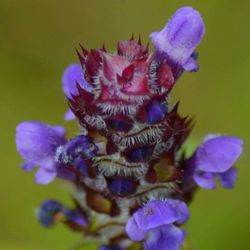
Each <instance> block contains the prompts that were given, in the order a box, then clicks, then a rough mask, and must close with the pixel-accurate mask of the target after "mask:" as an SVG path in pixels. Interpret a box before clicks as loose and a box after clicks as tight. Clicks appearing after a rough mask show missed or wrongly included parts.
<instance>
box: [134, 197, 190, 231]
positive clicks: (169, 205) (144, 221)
mask: <svg viewBox="0 0 250 250" xmlns="http://www.w3.org/2000/svg"><path fill="white" fill-rule="evenodd" d="M188 217H189V211H188V208H187V206H186V204H185V203H184V202H182V201H178V200H172V199H169V200H167V201H162V200H154V201H150V202H148V203H147V204H146V205H145V206H143V207H142V208H140V209H138V210H137V211H136V212H135V213H134V214H133V218H134V219H135V223H136V224H137V225H138V227H139V228H140V229H141V230H149V229H151V228H155V227H158V226H161V225H164V224H170V223H174V222H178V223H183V222H184V221H186V220H187V219H188Z"/></svg>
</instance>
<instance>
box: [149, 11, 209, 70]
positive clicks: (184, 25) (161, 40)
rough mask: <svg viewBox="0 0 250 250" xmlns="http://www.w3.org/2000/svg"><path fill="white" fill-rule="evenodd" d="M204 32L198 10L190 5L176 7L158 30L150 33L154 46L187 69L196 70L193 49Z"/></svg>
mask: <svg viewBox="0 0 250 250" xmlns="http://www.w3.org/2000/svg"><path fill="white" fill-rule="evenodd" d="M204 33H205V25H204V23H203V20H202V17H201V16H200V14H199V12H198V11H196V10H194V9H193V8H191V7H182V8H180V9H178V10H177V11H176V12H175V14H174V15H173V16H172V18H171V19H170V20H169V22H168V23H167V25H166V26H165V27H164V28H163V29H162V30H161V31H160V32H153V33H151V35H150V38H151V39H152V42H153V44H154V46H155V48H156V49H157V50H158V51H160V52H164V53H165V54H166V55H167V57H168V58H169V59H170V60H171V61H172V62H173V63H175V64H177V65H179V66H181V67H183V68H184V69H185V70H187V71H196V70H198V65H197V63H196V62H195V58H194V57H195V55H194V51H195V49H196V47H197V46H198V45H199V43H200V41H201V40H202V38H203V36H204Z"/></svg>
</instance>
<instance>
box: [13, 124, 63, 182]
mask: <svg viewBox="0 0 250 250" xmlns="http://www.w3.org/2000/svg"><path fill="white" fill-rule="evenodd" d="M65 134H66V131H65V129H64V128H63V127H61V126H50V125H47V124H45V123H41V122H35V121H33V122H23V123H21V124H19V125H18V126H17V128H16V146H17V150H18V152H19V153H20V155H21V156H22V157H23V158H24V159H25V161H26V162H25V163H24V164H23V165H22V168H23V169H24V170H25V171H31V170H32V169H33V168H34V167H35V166H39V169H38V171H37V173H36V176H35V179H36V182H37V183H39V184H48V183H49V182H51V181H52V180H53V179H54V178H55V177H56V175H57V168H58V166H57V163H56V162H55V160H54V156H55V152H56V149H57V147H58V146H60V145H63V144H64V143H65V142H66V139H65Z"/></svg>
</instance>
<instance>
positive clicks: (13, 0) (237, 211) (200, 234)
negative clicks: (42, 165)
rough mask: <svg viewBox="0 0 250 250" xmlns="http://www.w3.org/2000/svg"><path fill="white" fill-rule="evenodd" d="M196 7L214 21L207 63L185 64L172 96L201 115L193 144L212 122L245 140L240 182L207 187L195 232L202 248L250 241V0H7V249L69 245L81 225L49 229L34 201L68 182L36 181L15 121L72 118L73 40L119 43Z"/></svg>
mask: <svg viewBox="0 0 250 250" xmlns="http://www.w3.org/2000/svg"><path fill="white" fill-rule="evenodd" d="M183 5H191V6H193V7H195V8H197V9H198V10H199V11H200V12H201V13H202V16H203V17H204V20H205V23H206V28H207V31H206V36H205V38H204V40H203V42H202V44H201V46H200V47H199V49H198V51H199V52H200V59H199V63H200V66H201V70H200V71H199V73H197V74H191V73H185V74H184V75H183V77H182V78H181V79H180V80H179V82H178V84H177V86H176V88H175V90H174V92H173V94H172V99H174V100H181V113H182V114H183V115H186V114H190V115H195V119H196V127H195V129H194V131H193V133H192V135H191V138H192V139H190V140H189V147H193V146H194V145H196V144H198V143H199V142H200V141H201V138H202V137H203V136H204V135H206V134H207V133H209V132H213V133H225V134H232V135H237V136H240V137H242V138H243V139H244V140H245V154H244V155H243V156H242V157H241V160H240V161H239V164H238V167H239V172H240V179H239V181H238V182H237V186H236V188H235V189H234V190H232V191H228V190H222V189H221V188H218V189H217V190H216V191H200V192H199V193H198V194H197V196H196V199H195V202H194V203H193V204H192V205H191V213H192V217H191V219H190V221H189V223H188V226H187V229H188V238H189V240H190V241H191V243H192V245H193V247H194V249H197V250H224V249H225V250H235V249H239V250H247V249H250V243H249V233H250V209H249V206H250V198H249V191H250V190H249V174H250V168H249V165H250V164H249V161H250V158H249V156H248V155H249V153H250V147H249V142H250V133H249V129H250V126H249V123H250V112H249V108H250V98H249V97H250V93H249V91H250V75H249V72H250V70H249V67H250V66H249V65H250V48H249V44H250V19H249V17H250V15H249V8H250V1H244V0H238V1H235V0H209V1H208V0H207V1H205V0H204V1H201V0H200V1H182V0H106V1H104V0H99V1H98V0H71V1H66V0H62V1H56V0H0V31H1V34H0V52H1V54H0V100H1V105H0V114H1V121H0V124H1V125H0V147H1V175H0V176H1V180H0V195H1V196H0V249H1V250H21V249H22V250H45V249H46V250H63V249H68V246H70V245H72V244H73V243H74V242H75V241H78V240H79V239H80V235H78V234H73V233H72V232H69V231H68V230H66V229H65V228H64V227H63V226H58V227H56V228H54V229H51V230H45V229H43V228H42V227H41V226H40V225H39V224H38V223H37V221H36V219H35V216H34V208H35V207H36V206H37V205H38V204H39V203H40V202H41V201H42V200H43V199H45V198H58V199H60V200H62V201H64V202H66V203H68V204H70V199H69V196H68V194H67V191H65V190H64V188H63V185H62V183H61V182H59V181H58V182H54V183H52V184H51V185H48V186H38V185H36V184H35V183H34V179H33V174H32V173H31V174H27V173H24V172H22V171H21V170H20V168H19V164H20V163H21V161H22V160H21V158H20V157H19V155H18V154H17V152H16V149H15V143H14V136H15V127H16V125H17V124H18V123H20V122H21V121H24V120H42V121H45V122H48V123H51V124H63V125H65V126H66V127H67V129H68V130H69V136H73V135H74V134H75V133H76V132H77V131H78V129H77V126H76V125H75V124H74V122H73V123H65V122H64V121H63V114H64V112H65V110H66V108H67V104H66V102H65V101H64V97H63V94H62V91H61V75H62V72H63V69H64V68H65V67H66V66H67V65H68V64H70V63H72V62H74V61H76V60H77V57H76V55H75V51H74V47H75V46H77V45H78V43H79V42H81V43H83V44H84V45H85V46H86V47H87V48H96V47H100V46H101V45H102V43H103V42H105V45H106V47H107V48H108V49H109V50H111V51H112V50H114V49H115V46H116V42H117V40H119V39H127V38H129V37H130V35H131V33H132V32H134V34H136V35H138V34H142V38H143V41H144V42H147V41H149V39H148V36H149V34H150V32H152V31H156V30H159V29H161V28H162V27H163V25H165V23H166V21H167V19H168V18H169V17H170V16H171V14H172V13H173V12H174V11H175V10H176V9H177V8H179V7H181V6H183Z"/></svg>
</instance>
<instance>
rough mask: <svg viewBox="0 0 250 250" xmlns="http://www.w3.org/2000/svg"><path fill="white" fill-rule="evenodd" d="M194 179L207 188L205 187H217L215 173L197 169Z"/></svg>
mask: <svg viewBox="0 0 250 250" xmlns="http://www.w3.org/2000/svg"><path fill="white" fill-rule="evenodd" d="M193 178H194V180H195V182H196V183H197V185H198V186H200V187H202V188H205V189H215V188H216V182H215V174H213V173H208V172H202V171H196V172H195V174H194V177H193Z"/></svg>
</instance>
